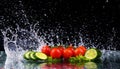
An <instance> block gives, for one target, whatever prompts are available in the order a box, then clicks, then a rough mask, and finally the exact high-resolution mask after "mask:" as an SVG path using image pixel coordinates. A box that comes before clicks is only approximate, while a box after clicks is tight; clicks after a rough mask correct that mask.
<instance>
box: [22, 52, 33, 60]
mask: <svg viewBox="0 0 120 69" xmlns="http://www.w3.org/2000/svg"><path fill="white" fill-rule="evenodd" d="M32 52H33V51H28V52H26V53H25V54H24V58H25V59H27V60H30V59H31V58H30V56H29V55H30V53H32Z"/></svg>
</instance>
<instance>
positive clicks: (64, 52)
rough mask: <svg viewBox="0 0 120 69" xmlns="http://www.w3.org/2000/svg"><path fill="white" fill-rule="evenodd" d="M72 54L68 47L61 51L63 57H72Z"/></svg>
mask: <svg viewBox="0 0 120 69" xmlns="http://www.w3.org/2000/svg"><path fill="white" fill-rule="evenodd" d="M72 55H73V52H72V50H70V49H65V50H64V51H63V58H64V59H69V58H70V57H72Z"/></svg>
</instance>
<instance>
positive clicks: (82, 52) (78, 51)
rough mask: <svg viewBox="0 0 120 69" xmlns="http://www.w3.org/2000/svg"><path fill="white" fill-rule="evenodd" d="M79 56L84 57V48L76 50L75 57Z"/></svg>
mask: <svg viewBox="0 0 120 69" xmlns="http://www.w3.org/2000/svg"><path fill="white" fill-rule="evenodd" d="M78 55H82V56H83V55H84V51H83V49H82V48H76V49H75V56H78Z"/></svg>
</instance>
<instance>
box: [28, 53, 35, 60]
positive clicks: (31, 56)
mask: <svg viewBox="0 0 120 69" xmlns="http://www.w3.org/2000/svg"><path fill="white" fill-rule="evenodd" d="M35 53H36V52H31V53H30V54H29V57H30V59H32V60H36V58H35V56H34V54H35Z"/></svg>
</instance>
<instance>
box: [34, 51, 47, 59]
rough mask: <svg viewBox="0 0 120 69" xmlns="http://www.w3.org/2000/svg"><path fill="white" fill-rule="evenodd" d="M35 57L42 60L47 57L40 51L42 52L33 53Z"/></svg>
mask: <svg viewBox="0 0 120 69" xmlns="http://www.w3.org/2000/svg"><path fill="white" fill-rule="evenodd" d="M34 56H35V57H36V58H37V59H42V60H45V59H47V55H46V54H44V53H42V52H36V53H35V55H34Z"/></svg>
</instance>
